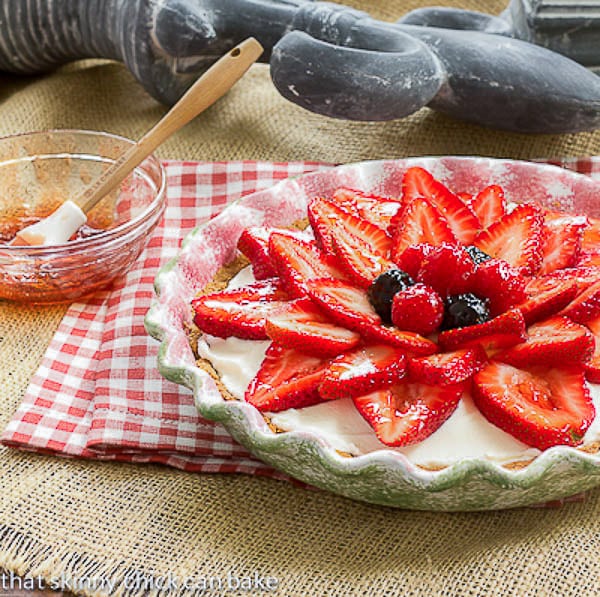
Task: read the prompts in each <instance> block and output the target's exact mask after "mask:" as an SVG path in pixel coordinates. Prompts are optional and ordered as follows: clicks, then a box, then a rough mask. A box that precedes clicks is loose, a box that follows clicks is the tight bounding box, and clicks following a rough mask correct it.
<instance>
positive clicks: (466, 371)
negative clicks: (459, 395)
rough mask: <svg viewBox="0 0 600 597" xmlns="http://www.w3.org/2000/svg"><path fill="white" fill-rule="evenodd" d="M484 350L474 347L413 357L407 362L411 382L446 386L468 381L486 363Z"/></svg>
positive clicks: (478, 346)
mask: <svg viewBox="0 0 600 597" xmlns="http://www.w3.org/2000/svg"><path fill="white" fill-rule="evenodd" d="M487 360H488V358H487V354H486V352H485V350H484V349H483V348H482V347H481V346H480V345H476V346H474V347H472V348H463V349H461V350H455V351H452V352H440V353H437V354H432V355H430V356H426V357H414V358H412V359H410V360H409V362H408V371H409V373H410V379H411V380H412V381H418V382H421V383H425V384H428V385H431V386H448V385H453V384H457V383H461V382H463V381H466V380H468V379H469V378H470V377H471V376H472V375H473V374H474V373H477V371H479V370H481V369H482V368H483V367H484V366H485V364H486V363H487Z"/></svg>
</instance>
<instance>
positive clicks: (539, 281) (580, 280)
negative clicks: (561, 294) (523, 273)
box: [525, 267, 600, 296]
mask: <svg viewBox="0 0 600 597" xmlns="http://www.w3.org/2000/svg"><path fill="white" fill-rule="evenodd" d="M598 280H600V267H569V268H566V269H561V270H557V271H555V272H552V273H551V274H547V275H545V276H540V277H538V278H533V279H532V280H531V281H529V282H528V283H527V287H526V288H525V290H526V292H527V294H528V295H529V296H535V295H536V294H540V293H541V292H545V291H546V290H550V289H551V288H556V287H557V286H559V285H561V284H562V283H563V282H566V281H573V282H575V283H576V284H577V293H578V294H579V293H581V292H583V291H584V290H585V289H586V288H588V287H589V286H591V285H592V284H593V283H594V282H596V281H598Z"/></svg>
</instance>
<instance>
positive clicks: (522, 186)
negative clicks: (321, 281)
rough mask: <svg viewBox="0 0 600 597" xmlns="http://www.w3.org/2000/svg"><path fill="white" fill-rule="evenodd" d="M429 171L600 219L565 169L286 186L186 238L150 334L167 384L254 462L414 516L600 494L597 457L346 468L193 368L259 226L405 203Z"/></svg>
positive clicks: (150, 321)
mask: <svg viewBox="0 0 600 597" xmlns="http://www.w3.org/2000/svg"><path fill="white" fill-rule="evenodd" d="M411 166H422V167H424V168H426V169H428V170H429V171H430V172H432V174H433V175H434V176H435V177H437V178H439V179H440V180H441V181H442V182H444V183H446V184H447V185H448V186H449V187H450V188H453V189H457V190H460V191H464V192H477V191H478V190H481V189H482V188H484V187H485V186H487V185H488V184H492V183H495V184H499V185H501V186H502V187H503V188H504V190H505V193H506V197H507V199H508V200H509V201H514V202H523V201H536V202H538V203H541V204H542V205H544V206H546V207H549V208H551V209H555V210H563V211H566V212H573V213H585V214H587V215H589V216H593V217H599V216H600V201H598V198H599V197H600V182H598V181H596V180H594V179H592V178H590V177H587V176H583V175H579V174H576V173H573V172H570V171H568V170H565V169H562V168H558V167H555V166H550V165H546V164H537V163H529V162H517V161H511V160H496V159H488V158H470V157H435V158H410V159H403V160H389V161H377V162H364V163H359V164H352V165H347V166H340V167H337V168H332V169H331V170H325V171H320V172H316V173H311V174H307V175H304V176H301V177H299V178H297V179H290V180H285V181H282V182H281V183H279V184H277V185H275V186H274V187H272V188H270V189H268V190H265V191H260V192H257V193H254V194H252V195H248V196H246V197H244V198H243V199H241V200H239V201H237V202H236V203H234V204H232V205H231V206H229V207H228V208H227V209H225V210H224V211H223V212H222V213H221V214H220V215H219V216H218V217H216V218H214V219H213V220H211V221H210V222H208V223H207V224H205V225H203V226H201V227H199V228H197V229H196V230H194V231H193V232H192V233H191V234H190V235H188V237H187V238H186V239H185V241H184V243H183V246H182V249H181V251H180V253H179V255H178V257H177V258H175V259H174V260H173V261H171V262H170V263H169V264H167V265H166V266H165V267H164V268H163V269H162V270H161V271H160V272H159V273H158V275H157V277H156V283H155V287H156V292H157V298H156V299H155V301H154V304H153V306H152V308H151V310H150V311H149V313H148V315H147V317H146V328H147V330H148V332H149V333H150V334H151V335H152V336H154V337H155V338H156V339H158V340H160V341H161V347H160V350H159V359H158V366H159V369H160V371H161V373H162V374H163V375H164V376H165V377H167V378H168V379H170V380H172V381H175V382H176V383H180V384H183V385H185V386H187V387H189V388H190V389H191V390H192V391H193V393H194V396H195V400H196V404H197V407H198V410H199V412H200V414H201V415H202V416H203V417H205V418H207V419H211V420H215V421H219V422H220V423H222V424H223V425H224V426H225V427H226V428H227V429H228V431H229V432H230V433H231V434H232V436H233V437H234V438H235V439H236V440H237V441H239V442H240V443H241V444H242V445H243V446H245V447H246V448H247V449H248V450H250V451H251V452H252V453H253V454H254V455H255V456H256V457H258V458H260V459H261V460H263V461H265V462H267V463H269V464H270V465H272V466H274V467H275V468H278V469H280V470H282V471H284V472H286V473H288V474H289V475H291V476H293V477H295V478H297V479H300V480H302V481H304V482H307V483H310V484H312V485H315V486H317V487H321V488H323V489H327V490H329V491H332V492H335V493H338V494H340V495H344V496H346V497H349V498H352V499H356V500H361V501H365V502H370V503H374V504H381V505H387V506H394V507H402V508H409V509H417V510H444V511H456V510H459V511H460V510H490V509H501V508H510V507H515V506H523V505H529V504H535V503H539V502H545V501H548V500H554V499H558V498H561V497H565V496H569V495H572V494H575V493H578V492H581V491H585V490H587V489H590V488H592V487H594V486H596V485H600V456H599V455H598V454H596V453H589V452H586V451H583V450H579V449H576V448H571V447H566V446H559V447H553V448H550V449H548V450H545V451H544V452H542V453H541V454H540V455H539V456H537V457H535V458H533V459H532V460H531V461H530V462H529V463H528V464H526V465H524V466H521V467H520V468H508V467H506V466H503V465H502V464H500V463H498V462H494V461H491V460H489V459H486V458H483V457H482V458H465V459H462V460H460V461H458V462H455V463H454V464H451V465H449V466H446V467H444V468H441V469H440V470H427V469H425V468H422V467H419V466H418V465H416V464H415V463H413V462H411V461H410V460H409V459H408V458H407V457H406V456H404V455H403V454H400V453H398V452H396V451H393V450H391V449H382V450H377V451H374V452H370V453H368V454H364V455H360V456H355V457H348V456H345V455H342V454H340V453H339V452H337V451H336V450H335V449H334V448H333V446H332V445H330V444H329V442H328V441H327V439H326V438H325V437H322V436H319V435H317V434H315V433H311V432H306V431H286V432H284V433H274V432H273V431H272V430H271V428H270V427H269V426H268V425H267V423H266V421H265V419H264V418H263V416H262V415H261V414H260V413H259V412H258V410H256V409H255V408H254V407H253V406H251V405H250V404H248V403H245V402H241V401H235V400H234V401H231V400H230V401H226V400H224V399H223V397H222V396H221V394H220V393H219V391H218V389H217V387H216V384H215V382H214V381H213V379H212V378H211V377H210V376H209V375H208V373H206V372H205V371H204V370H203V369H201V368H199V367H198V366H197V365H196V364H195V360H194V354H193V352H192V349H191V348H190V345H189V341H188V337H187V333H186V329H187V324H188V323H190V322H191V318H192V315H191V309H190V306H189V305H190V301H191V299H192V298H193V297H194V296H195V295H196V294H197V293H198V292H199V291H200V290H201V289H202V288H203V287H204V286H205V285H206V284H207V283H208V282H209V281H210V280H211V279H212V278H213V276H214V275H215V274H216V272H217V271H218V270H219V269H220V268H221V267H222V266H223V265H225V264H227V263H229V262H231V261H232V260H233V258H234V257H235V256H236V242H237V239H238V237H239V235H240V234H241V232H242V230H243V229H244V228H246V227H247V226H251V225H266V226H285V225H289V224H291V223H292V222H295V221H297V220H299V219H301V218H304V217H305V215H306V206H307V202H308V201H309V200H310V199H311V198H313V197H315V196H318V195H324V196H327V195H330V194H331V193H332V192H333V191H334V190H335V189H336V188H338V187H340V186H348V187H352V188H356V189H360V190H363V191H371V192H374V193H378V194H382V195H387V196H398V195H399V194H400V184H401V181H402V176H403V173H404V171H405V170H406V169H407V168H409V167H411Z"/></svg>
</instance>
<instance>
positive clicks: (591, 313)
mask: <svg viewBox="0 0 600 597" xmlns="http://www.w3.org/2000/svg"><path fill="white" fill-rule="evenodd" d="M560 314H561V315H564V316H565V317H569V318H570V319H572V320H573V321H577V322H578V323H585V322H586V321H590V320H591V319H595V318H596V317H598V315H600V280H598V282H595V283H594V284H592V285H591V286H588V287H587V288H586V289H585V290H584V291H583V292H582V293H581V294H579V295H578V296H577V297H576V298H574V299H573V300H572V301H571V302H570V303H569V304H568V305H567V306H566V307H565V308H564V309H563V310H562V311H561V312H560Z"/></svg>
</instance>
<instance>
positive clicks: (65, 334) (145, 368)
mask: <svg viewBox="0 0 600 597" xmlns="http://www.w3.org/2000/svg"><path fill="white" fill-rule="evenodd" d="M165 166H166V173H167V179H168V181H167V189H168V191H167V193H168V196H167V207H166V212H165V217H164V219H163V221H162V222H161V224H160V225H159V227H158V228H157V231H156V232H155V233H154V235H153V237H152V239H151V241H150V243H149V244H148V246H147V247H146V249H145V250H144V251H143V253H142V255H141V256H140V258H139V259H138V260H137V262H136V263H135V265H134V266H133V267H132V268H131V270H130V271H129V272H128V273H127V274H126V275H125V276H122V277H121V278H120V279H118V280H117V281H116V282H115V284H114V285H113V286H112V287H111V288H109V289H107V290H105V291H103V292H100V293H98V294H97V295H95V296H93V297H92V298H90V299H88V300H87V301H86V302H81V303H74V304H72V305H71V306H70V308H69V310H68V311H67V313H66V315H65V317H64V319H63V320H62V322H61V324H60V327H59V329H58V330H57V332H56V334H55V335H54V338H53V339H52V342H51V343H50V346H49V347H48V350H47V351H46V354H45V355H44V358H43V360H42V363H41V365H40V367H39V369H38V371H37V372H36V374H35V375H34V376H33V378H32V380H31V383H30V385H29V387H28V389H27V392H26V394H25V396H24V398H23V401H22V403H21V405H20V407H19V408H18V410H17V412H16V413H15V415H14V417H13V419H12V420H11V422H10V423H9V424H8V425H7V427H6V428H5V430H4V432H3V435H2V443H4V444H5V445H8V446H12V447H17V448H22V449H25V450H32V451H39V452H50V453H54V454H57V455H60V456H67V457H84V458H95V459H101V460H119V461H128V462H155V463H162V464H167V465H169V466H173V467H176V468H180V469H183V470H186V471H191V472H208V473H213V472H220V473H223V472H237V473H249V474H261V475H267V476H270V477H277V478H287V477H286V476H285V475H283V474H282V473H279V472H277V471H275V470H273V469H272V468H271V467H269V466H267V465H266V464H264V463H262V462H260V461H258V460H256V459H254V458H252V456H250V455H249V454H248V453H247V451H246V450H245V449H244V448H242V447H241V446H239V445H238V444H237V443H236V442H235V441H234V440H233V439H232V438H231V436H230V435H229V434H228V433H227V432H226V431H225V430H224V429H223V428H222V427H221V426H220V425H218V424H214V423H212V422H210V421H206V420H204V419H201V418H200V417H199V415H198V414H197V411H196V408H195V406H194V401H193V398H192V394H191V392H189V391H188V390H187V389H185V388H183V387H182V386H178V385H176V384H174V383H172V382H169V381H167V380H166V379H164V378H163V377H162V376H161V375H160V373H159V372H158V370H157V367H156V356H157V352H158V343H157V342H155V341H154V340H153V339H152V338H150V336H148V334H147V333H146V331H145V329H144V316H145V314H146V312H147V310H148V308H149V306H150V303H151V300H152V297H153V296H154V293H153V289H152V287H153V282H154V277H155V275H156V272H157V270H158V268H159V267H160V266H161V265H163V264H164V263H166V262H167V261H168V260H169V259H170V258H172V257H173V256H174V255H175V253H176V252H177V250H178V248H179V245H180V242H181V239H182V238H183V237H184V236H185V235H186V234H187V233H188V232H189V231H190V230H191V229H192V228H194V227H195V226H197V225H199V224H201V223H202V222H204V221H206V220H207V219H209V218H210V217H212V216H214V215H216V214H217V213H218V212H219V211H221V209H223V207H225V206H226V205H227V204H228V203H230V202H231V201H232V200H234V199H236V198H237V197H240V196H241V195H244V194H247V193H249V192H252V191H254V190H257V189H259V188H265V187H268V186H271V185H272V184H274V183H275V182H277V181H278V180H281V179H283V178H287V177H289V176H295V175H298V174H302V173H304V172H308V171H311V170H314V169H316V168H321V167H326V166H325V165H319V164H316V163H309V162H291V163H266V162H250V161H248V162H229V163H196V162H175V161H172V162H167V163H166V164H165Z"/></svg>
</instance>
